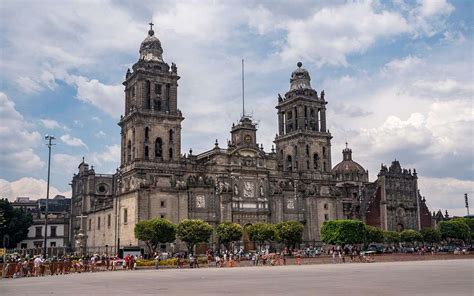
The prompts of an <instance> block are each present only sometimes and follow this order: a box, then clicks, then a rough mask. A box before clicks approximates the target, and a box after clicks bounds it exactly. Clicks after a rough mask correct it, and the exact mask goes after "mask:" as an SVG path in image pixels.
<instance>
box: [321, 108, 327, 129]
mask: <svg viewBox="0 0 474 296" xmlns="http://www.w3.org/2000/svg"><path fill="white" fill-rule="evenodd" d="M321 132H323V133H324V132H326V108H323V109H321Z"/></svg>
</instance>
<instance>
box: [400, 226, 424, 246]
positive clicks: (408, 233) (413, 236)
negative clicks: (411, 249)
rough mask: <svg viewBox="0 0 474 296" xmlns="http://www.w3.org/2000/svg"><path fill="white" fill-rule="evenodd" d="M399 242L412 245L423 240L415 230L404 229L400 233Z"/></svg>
mask: <svg viewBox="0 0 474 296" xmlns="http://www.w3.org/2000/svg"><path fill="white" fill-rule="evenodd" d="M400 240H401V241H402V242H405V243H413V242H419V241H421V240H423V237H422V236H421V234H420V233H419V232H418V231H416V230H413V229H405V230H403V231H402V232H401V233H400Z"/></svg>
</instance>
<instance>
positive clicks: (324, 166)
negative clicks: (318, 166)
mask: <svg viewBox="0 0 474 296" xmlns="http://www.w3.org/2000/svg"><path fill="white" fill-rule="evenodd" d="M325 171H326V162H325V161H323V172H325Z"/></svg>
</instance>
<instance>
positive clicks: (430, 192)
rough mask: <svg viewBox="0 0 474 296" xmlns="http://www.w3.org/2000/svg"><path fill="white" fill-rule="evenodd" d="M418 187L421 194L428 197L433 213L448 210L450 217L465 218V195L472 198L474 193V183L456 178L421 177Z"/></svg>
mask: <svg viewBox="0 0 474 296" xmlns="http://www.w3.org/2000/svg"><path fill="white" fill-rule="evenodd" d="M418 187H419V188H420V190H421V194H422V195H424V196H426V199H427V202H428V206H429V207H430V209H431V210H432V211H438V210H439V209H440V210H442V211H443V214H444V210H445V209H447V210H448V212H449V214H450V215H457V216H464V215H466V214H467V213H466V208H465V207H464V193H469V196H471V200H470V201H471V204H472V203H473V202H474V200H472V194H473V193H474V181H471V180H459V179H455V178H429V177H424V176H419V178H418Z"/></svg>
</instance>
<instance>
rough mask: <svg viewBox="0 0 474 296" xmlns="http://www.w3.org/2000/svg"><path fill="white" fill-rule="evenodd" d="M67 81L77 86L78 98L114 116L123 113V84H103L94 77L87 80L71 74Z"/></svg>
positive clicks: (116, 116)
mask: <svg viewBox="0 0 474 296" xmlns="http://www.w3.org/2000/svg"><path fill="white" fill-rule="evenodd" d="M67 81H69V82H71V83H72V84H74V85H75V86H76V87H77V98H78V99H79V100H81V101H83V102H86V103H89V104H91V105H94V106H95V107H97V108H98V109H100V110H102V111H104V112H105V113H107V114H109V115H110V116H112V117H114V118H118V117H119V116H120V114H123V112H124V108H125V107H124V106H125V102H124V99H123V96H124V88H123V85H121V84H119V85H105V84H103V83H101V82H99V81H98V80H96V79H92V80H89V79H87V78H85V77H82V76H71V77H70V78H68V79H67Z"/></svg>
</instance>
